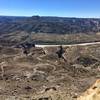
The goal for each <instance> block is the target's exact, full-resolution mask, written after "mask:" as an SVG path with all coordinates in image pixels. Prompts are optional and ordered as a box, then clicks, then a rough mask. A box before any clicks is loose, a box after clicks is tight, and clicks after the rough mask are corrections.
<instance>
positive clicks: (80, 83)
mask: <svg viewBox="0 0 100 100" xmlns="http://www.w3.org/2000/svg"><path fill="white" fill-rule="evenodd" d="M57 49H58V48H57V47H44V48H40V47H35V48H31V49H30V50H29V51H28V53H29V54H28V55H27V56H26V55H25V54H23V53H22V49H20V48H14V47H0V100H77V97H79V96H80V95H81V93H83V92H84V91H86V90H87V88H89V87H90V86H91V85H92V84H93V83H94V82H95V80H97V79H100V68H99V67H100V45H99V44H97V45H88V46H70V47H68V46H66V47H64V50H65V53H64V57H65V58H66V62H65V61H64V60H63V59H58V56H57V55H56V51H57ZM44 52H45V53H44Z"/></svg>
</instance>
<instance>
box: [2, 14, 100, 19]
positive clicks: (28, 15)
mask: <svg viewBox="0 0 100 100" xmlns="http://www.w3.org/2000/svg"><path fill="white" fill-rule="evenodd" d="M0 16H2V17H33V16H39V17H58V18H83V19H86V18H87V19H100V17H78V16H77V17H76V16H55V15H0Z"/></svg>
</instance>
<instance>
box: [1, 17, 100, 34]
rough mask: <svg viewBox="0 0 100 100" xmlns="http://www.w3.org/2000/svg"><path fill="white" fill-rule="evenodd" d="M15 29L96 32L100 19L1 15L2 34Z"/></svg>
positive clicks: (47, 31)
mask: <svg viewBox="0 0 100 100" xmlns="http://www.w3.org/2000/svg"><path fill="white" fill-rule="evenodd" d="M15 31H25V32H28V33H31V32H34V33H52V34H53V33H56V34H76V33H96V32H98V31H100V19H94V18H67V17H44V16H43V17H40V16H32V17H14V16H0V34H2V33H3V34H4V33H11V32H15Z"/></svg>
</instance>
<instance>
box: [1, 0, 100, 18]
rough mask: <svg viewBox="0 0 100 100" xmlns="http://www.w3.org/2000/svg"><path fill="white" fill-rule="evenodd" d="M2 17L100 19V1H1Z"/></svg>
mask: <svg viewBox="0 0 100 100" xmlns="http://www.w3.org/2000/svg"><path fill="white" fill-rule="evenodd" d="M0 15H9V16H33V15H40V16H62V17H94V18H95V17H98V18H100V0H0Z"/></svg>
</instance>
